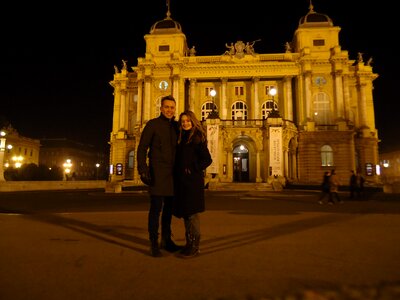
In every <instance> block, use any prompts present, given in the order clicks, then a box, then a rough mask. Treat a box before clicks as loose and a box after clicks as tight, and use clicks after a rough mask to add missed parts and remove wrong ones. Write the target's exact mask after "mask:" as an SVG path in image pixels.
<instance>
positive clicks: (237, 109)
mask: <svg viewBox="0 0 400 300" xmlns="http://www.w3.org/2000/svg"><path fill="white" fill-rule="evenodd" d="M232 120H247V105H246V103H244V102H243V101H237V102H235V103H233V104H232Z"/></svg>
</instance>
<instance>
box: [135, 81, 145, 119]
mask: <svg viewBox="0 0 400 300" xmlns="http://www.w3.org/2000/svg"><path fill="white" fill-rule="evenodd" d="M142 107H143V80H138V98H137V109H136V124H139V125H141V124H142Z"/></svg>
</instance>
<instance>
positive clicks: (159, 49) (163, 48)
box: [158, 45, 169, 52]
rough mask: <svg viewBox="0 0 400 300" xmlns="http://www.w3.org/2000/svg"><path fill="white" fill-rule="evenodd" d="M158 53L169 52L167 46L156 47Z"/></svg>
mask: <svg viewBox="0 0 400 300" xmlns="http://www.w3.org/2000/svg"><path fill="white" fill-rule="evenodd" d="M158 51H160V52H165V51H169V45H160V46H158Z"/></svg>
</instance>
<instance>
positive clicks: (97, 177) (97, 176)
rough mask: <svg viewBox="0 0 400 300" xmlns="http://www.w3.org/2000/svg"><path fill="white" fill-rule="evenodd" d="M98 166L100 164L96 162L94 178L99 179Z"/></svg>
mask: <svg viewBox="0 0 400 300" xmlns="http://www.w3.org/2000/svg"><path fill="white" fill-rule="evenodd" d="M99 167H100V164H99V163H97V164H96V180H99Z"/></svg>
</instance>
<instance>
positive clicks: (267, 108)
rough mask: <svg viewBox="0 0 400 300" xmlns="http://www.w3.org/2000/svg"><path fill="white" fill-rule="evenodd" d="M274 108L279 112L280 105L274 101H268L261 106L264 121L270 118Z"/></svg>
mask: <svg viewBox="0 0 400 300" xmlns="http://www.w3.org/2000/svg"><path fill="white" fill-rule="evenodd" d="M272 108H274V109H275V110H278V104H277V103H276V102H275V101H273V100H267V101H265V102H264V103H263V105H262V106H261V117H262V118H263V119H266V118H268V115H269V113H270V112H271V111H272Z"/></svg>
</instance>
